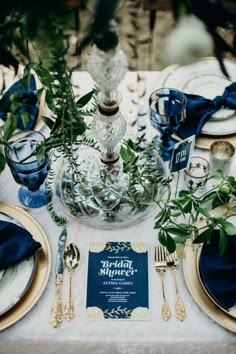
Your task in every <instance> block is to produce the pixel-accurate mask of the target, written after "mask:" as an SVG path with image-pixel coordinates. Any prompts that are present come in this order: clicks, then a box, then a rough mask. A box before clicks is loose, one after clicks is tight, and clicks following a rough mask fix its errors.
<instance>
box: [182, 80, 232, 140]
mask: <svg viewBox="0 0 236 354" xmlns="http://www.w3.org/2000/svg"><path fill="white" fill-rule="evenodd" d="M185 95H186V97H187V107H186V120H185V122H184V123H183V124H181V125H180V127H179V128H178V129H177V131H176V133H177V135H178V136H180V137H181V138H183V139H185V138H188V137H189V136H191V135H194V134H195V135H196V136H198V135H200V134H201V130H202V127H203V125H204V124H205V122H206V121H207V119H208V118H210V116H211V115H212V114H213V113H215V112H217V111H218V110H219V109H220V108H221V107H223V106H225V107H227V108H230V109H236V82H233V83H232V84H230V85H229V86H227V87H226V89H225V91H224V93H223V95H222V96H216V97H215V98H214V99H213V100H210V99H207V98H204V97H202V96H198V95H190V94H185Z"/></svg>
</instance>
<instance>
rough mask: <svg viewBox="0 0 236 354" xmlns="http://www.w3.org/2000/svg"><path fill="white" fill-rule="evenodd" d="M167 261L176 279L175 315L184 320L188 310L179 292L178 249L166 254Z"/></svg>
mask: <svg viewBox="0 0 236 354" xmlns="http://www.w3.org/2000/svg"><path fill="white" fill-rule="evenodd" d="M166 261H167V267H169V268H170V270H171V272H172V274H173V277H174V281H175V294H176V299H175V317H176V318H177V319H178V320H180V321H183V320H184V319H185V318H186V311H185V307H184V303H183V300H182V299H181V297H180V294H179V287H178V282H177V271H178V266H179V260H178V256H177V253H176V251H175V252H174V253H168V254H167V256H166Z"/></svg>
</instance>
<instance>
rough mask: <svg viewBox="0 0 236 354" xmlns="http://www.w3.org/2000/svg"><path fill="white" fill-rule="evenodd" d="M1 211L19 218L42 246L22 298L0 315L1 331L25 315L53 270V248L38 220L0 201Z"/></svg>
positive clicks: (36, 300)
mask: <svg viewBox="0 0 236 354" xmlns="http://www.w3.org/2000/svg"><path fill="white" fill-rule="evenodd" d="M0 212H2V213H5V214H7V215H9V216H11V217H13V218H15V219H16V220H18V221H19V222H20V223H21V224H22V225H23V226H24V227H25V228H26V229H27V230H28V231H29V232H30V233H31V235H32V236H33V238H34V239H35V240H37V241H39V242H40V243H41V245H42V247H41V248H40V249H39V250H38V252H37V264H36V269H35V274H34V278H33V280H32V282H31V284H30V287H29V288H28V290H27V291H26V293H25V295H24V296H23V297H22V299H21V300H20V301H19V302H18V303H17V304H16V305H15V306H14V307H13V308H12V309H11V310H9V311H8V312H6V313H5V314H4V315H2V316H0V331H1V330H3V329H5V328H7V327H10V326H11V325H13V324H14V323H15V322H17V321H19V320H20V319H21V318H22V317H24V316H25V315H26V314H27V313H28V312H29V311H30V310H31V309H32V307H33V306H34V305H35V304H36V303H37V302H38V300H39V298H40V297H41V295H42V294H43V292H44V290H45V288H46V285H47V283H48V279H49V276H50V271H51V250H50V245H49V242H48V239H47V237H46V235H45V233H44V231H43V229H42V228H41V226H40V225H39V224H38V223H37V222H36V220H35V219H34V218H33V217H32V216H31V215H30V214H28V213H27V212H26V211H24V210H23V209H21V208H19V207H16V206H14V205H10V204H7V203H4V202H0Z"/></svg>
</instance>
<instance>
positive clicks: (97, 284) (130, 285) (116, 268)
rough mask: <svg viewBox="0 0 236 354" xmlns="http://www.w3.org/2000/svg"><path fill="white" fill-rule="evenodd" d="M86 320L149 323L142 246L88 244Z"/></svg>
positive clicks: (145, 260) (140, 243)
mask: <svg viewBox="0 0 236 354" xmlns="http://www.w3.org/2000/svg"><path fill="white" fill-rule="evenodd" d="M86 317H87V318H96V319H128V320H147V319H149V296H148V245H147V243H146V242H144V241H137V242H90V243H89V258H88V279H87V302H86Z"/></svg>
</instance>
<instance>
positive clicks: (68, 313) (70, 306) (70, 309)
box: [64, 270, 75, 321]
mask: <svg viewBox="0 0 236 354" xmlns="http://www.w3.org/2000/svg"><path fill="white" fill-rule="evenodd" d="M72 273H73V271H72V270H69V274H70V285H69V293H68V296H67V300H66V304H65V308H64V317H65V319H66V320H67V321H71V320H73V318H74V317H75V309H74V303H73V300H72V294H71V282H72Z"/></svg>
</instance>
